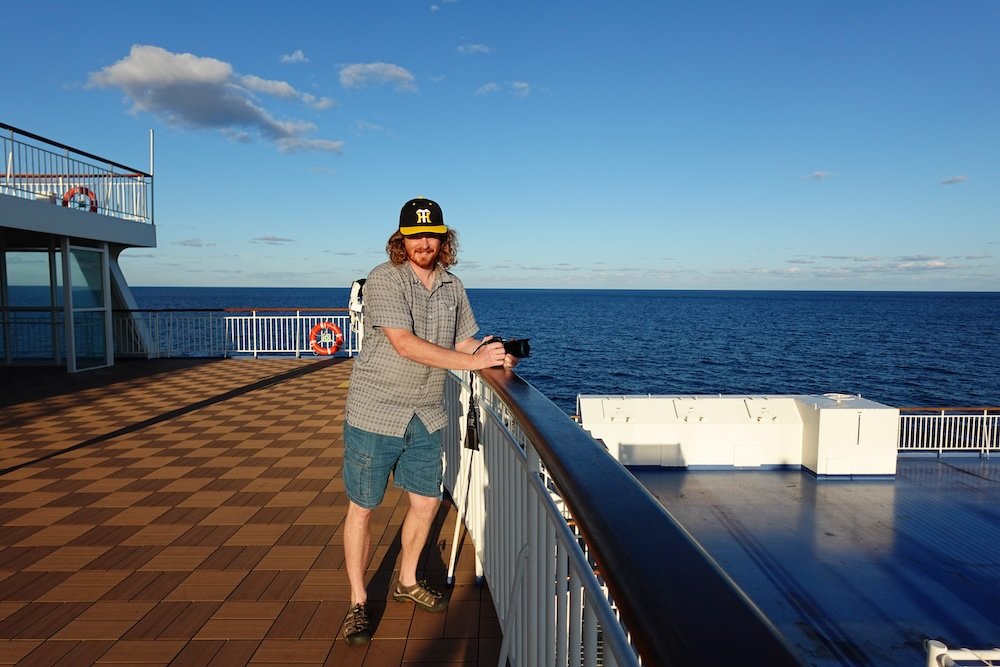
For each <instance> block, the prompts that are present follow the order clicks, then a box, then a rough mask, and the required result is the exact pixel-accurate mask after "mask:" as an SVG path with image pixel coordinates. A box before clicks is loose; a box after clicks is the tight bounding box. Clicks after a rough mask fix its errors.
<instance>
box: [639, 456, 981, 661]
mask: <svg viewBox="0 0 1000 667" xmlns="http://www.w3.org/2000/svg"><path fill="white" fill-rule="evenodd" d="M633 473H634V474H635V475H636V476H637V477H638V478H639V479H640V481H641V482H642V483H643V484H644V485H645V486H646V488H647V489H649V490H650V491H651V492H652V493H653V494H654V495H655V496H656V497H657V498H659V500H660V502H661V504H663V506H664V507H666V508H667V509H668V510H669V511H670V513H671V514H673V516H674V517H675V518H676V519H677V520H678V521H679V522H680V523H681V524H682V525H683V526H684V527H685V528H686V529H687V530H688V531H689V532H690V533H691V534H692V535H693V536H694V538H695V539H696V540H697V541H698V542H700V543H701V545H702V546H703V547H705V549H706V550H707V551H708V552H709V553H710V554H711V556H712V557H713V558H714V559H715V560H716V562H718V563H719V564H720V565H721V566H722V568H723V569H724V570H725V571H726V572H727V573H728V574H729V575H730V576H731V577H732V578H733V580H735V582H736V583H737V584H738V585H739V586H740V587H741V588H742V589H743V590H744V592H745V593H747V595H748V596H749V597H750V598H751V599H752V600H753V601H754V602H755V603H756V604H757V606H758V607H759V608H760V609H761V610H762V611H763V612H764V613H765V615H767V616H768V617H769V618H770V619H771V620H772V622H774V624H775V625H776V626H777V627H778V629H779V630H780V631H781V632H782V634H784V635H785V636H786V637H787V638H788V639H789V640H790V643H791V645H792V646H793V647H794V648H796V649H797V650H798V652H799V653H800V655H801V656H802V657H803V658H804V659H805V660H806V661H808V662H810V663H811V664H815V665H851V666H852V667H853V666H861V667H864V666H867V665H871V666H873V667H874V666H878V667H889V666H892V665H900V666H902V665H922V664H926V658H925V655H926V653H925V651H924V648H923V640H924V639H926V638H932V639H940V640H941V641H943V642H944V643H945V644H946V645H948V646H949V647H951V648H958V647H961V646H966V647H969V648H973V649H986V648H992V647H996V646H1000V461H996V460H994V461H990V460H983V459H979V458H945V459H941V460H937V459H912V458H911V459H906V458H904V459H900V461H899V467H898V472H897V475H896V478H895V479H894V480H882V481H875V480H870V481H836V480H817V479H816V478H815V477H813V476H812V475H810V474H808V473H806V472H797V471H796V472H782V471H747V470H740V471H727V472H722V471H711V472H709V471H704V472H684V471H671V470H665V469H653V468H637V469H634V470H633ZM669 563H670V556H669V554H664V567H669V566H670V565H669ZM719 632H720V637H724V636H725V628H719ZM748 664H752V663H748Z"/></svg>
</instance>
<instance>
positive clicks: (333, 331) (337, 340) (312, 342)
mask: <svg viewBox="0 0 1000 667" xmlns="http://www.w3.org/2000/svg"><path fill="white" fill-rule="evenodd" d="M331 342H332V343H333V345H322V343H331ZM343 344H344V334H343V333H341V331H340V327H338V326H337V325H336V324H334V323H333V322H320V323H319V324H317V325H316V326H314V327H313V328H312V330H311V331H310V332H309V347H310V348H311V349H312V351H313V354H323V355H330V354H335V353H336V352H337V350H339V349H340V346H341V345H343Z"/></svg>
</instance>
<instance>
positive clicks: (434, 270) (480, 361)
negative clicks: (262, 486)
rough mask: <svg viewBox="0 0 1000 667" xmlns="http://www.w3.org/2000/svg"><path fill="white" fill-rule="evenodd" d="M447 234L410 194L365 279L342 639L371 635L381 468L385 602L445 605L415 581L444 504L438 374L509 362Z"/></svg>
mask: <svg viewBox="0 0 1000 667" xmlns="http://www.w3.org/2000/svg"><path fill="white" fill-rule="evenodd" d="M457 249H458V244H457V240H456V235H455V231H454V230H450V229H448V228H447V227H446V226H445V224H444V214H443V213H442V212H441V207H440V206H438V205H437V203H435V202H433V201H431V200H430V199H426V198H422V197H421V198H418V199H412V200H410V201H408V202H406V204H404V205H403V208H402V210H401V211H400V213H399V229H398V230H397V231H396V232H395V233H393V235H392V236H391V237H390V238H389V241H388V242H387V243H386V252H387V253H388V254H389V260H390V261H388V262H385V263H383V264H380V265H379V266H376V267H375V268H374V269H372V271H371V273H370V274H369V275H368V278H367V280H366V282H365V300H364V311H365V318H364V321H365V329H364V346H363V348H362V350H361V354H360V355H359V356H358V358H357V359H356V360H355V362H354V369H353V371H352V373H351V384H350V389H349V390H348V392H347V416H346V419H345V420H344V484H345V486H346V489H347V494H348V497H349V499H350V502H349V504H348V509H347V518H346V520H345V524H344V555H345V560H346V564H347V576H348V578H349V580H350V584H351V610H350V612H348V614H347V618H346V619H345V622H344V637H345V638H346V639H347V641H348V642H350V643H358V644H360V643H365V642H368V641H369V640H370V639H371V621H370V618H369V614H368V606H367V601H368V594H367V591H366V586H365V572H366V570H367V567H368V560H369V557H370V551H371V530H370V520H371V512H372V510H373V509H374V508H376V507H378V505H379V504H380V503H381V502H382V498H383V495H384V493H385V489H386V485H387V484H388V479H389V474H390V472H391V473H392V477H393V481H394V483H395V484H396V486H398V487H400V488H402V489H403V490H404V491H406V493H407V497H408V500H409V509H408V510H407V513H406V516H405V518H404V519H403V526H402V535H401V545H402V546H401V553H400V565H399V580H398V583H397V586H396V590H395V592H394V594H393V598H394V599H395V600H399V601H412V602H413V603H414V604H416V605H417V607H419V608H422V609H425V610H428V611H443V610H444V609H445V608H446V607H447V605H448V601H447V599H445V597H444V596H443V595H441V594H440V593H438V592H437V591H434V590H433V589H431V588H429V587H428V586H427V584H426V582H423V581H418V580H417V577H416V568H417V561H418V560H419V558H420V554H421V552H422V551H423V548H424V545H425V544H426V542H427V537H428V534H429V533H430V528H431V523H432V522H433V519H434V516H435V514H436V513H437V509H438V505H439V503H440V502H441V477H442V465H441V451H442V437H441V436H442V429H443V428H444V426H445V424H446V423H447V416H446V414H445V411H444V405H443V404H444V382H445V375H446V374H447V370H446V369H454V370H479V369H482V368H490V367H494V366H501V365H502V366H503V367H504V368H508V369H509V368H513V367H514V366H515V365H516V363H517V359H515V358H514V357H512V356H510V355H508V354H506V353H505V351H504V346H503V344H502V343H500V342H495V343H489V342H486V343H484V342H480V341H479V340H476V339H475V338H473V337H472V336H473V335H474V334H475V333H476V332H477V331H478V329H479V327H478V326H477V324H476V321H475V318H474V317H473V314H472V308H471V307H470V305H469V299H468V297H467V296H466V293H465V288H464V286H463V285H462V283H461V281H460V280H459V279H458V278H457V277H455V276H454V275H452V274H451V273H449V272H448V270H447V269H448V268H449V267H450V266H452V265H453V264H455V262H456V261H457V257H456V251H457Z"/></svg>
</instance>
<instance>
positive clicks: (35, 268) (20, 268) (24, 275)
mask: <svg viewBox="0 0 1000 667" xmlns="http://www.w3.org/2000/svg"><path fill="white" fill-rule="evenodd" d="M4 255H5V257H6V261H7V283H8V291H7V296H8V299H9V300H8V302H7V303H8V305H9V306H14V307H36V308H38V307H41V308H47V307H49V306H51V305H52V290H51V289H50V287H49V253H48V250H25V251H15V250H8V251H7V252H6V253H4Z"/></svg>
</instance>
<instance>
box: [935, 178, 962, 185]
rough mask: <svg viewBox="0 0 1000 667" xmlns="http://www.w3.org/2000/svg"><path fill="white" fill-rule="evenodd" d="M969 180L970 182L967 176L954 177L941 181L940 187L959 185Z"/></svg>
mask: <svg viewBox="0 0 1000 667" xmlns="http://www.w3.org/2000/svg"><path fill="white" fill-rule="evenodd" d="M967 180H969V179H968V177H967V176H952V177H950V178H946V179H944V180H943V181H941V183H940V184H939V185H957V184H959V183H965V182H966V181H967Z"/></svg>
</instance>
